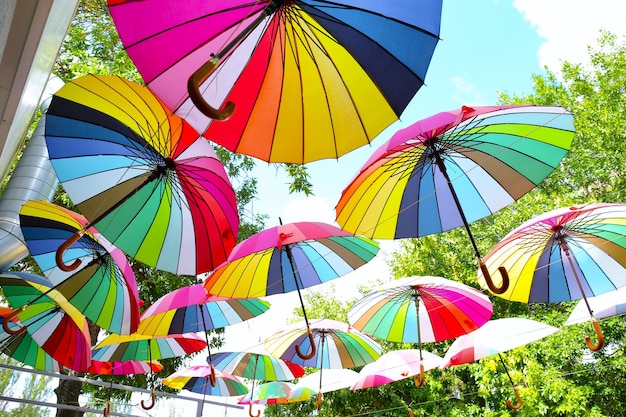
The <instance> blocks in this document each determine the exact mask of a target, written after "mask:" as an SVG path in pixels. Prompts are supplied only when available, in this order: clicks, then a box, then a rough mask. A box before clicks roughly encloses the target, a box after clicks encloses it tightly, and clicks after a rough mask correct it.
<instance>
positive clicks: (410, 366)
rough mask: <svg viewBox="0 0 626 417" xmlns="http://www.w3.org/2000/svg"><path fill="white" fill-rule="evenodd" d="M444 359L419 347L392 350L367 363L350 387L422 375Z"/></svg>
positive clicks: (375, 385) (354, 387) (367, 386)
mask: <svg viewBox="0 0 626 417" xmlns="http://www.w3.org/2000/svg"><path fill="white" fill-rule="evenodd" d="M442 361H443V359H442V358H441V357H439V356H437V355H435V354H434V353H430V352H424V351H420V350H419V349H402V350H390V351H389V352H387V353H385V354H383V355H382V356H381V357H380V358H378V359H376V361H374V362H372V363H368V364H367V365H365V366H364V367H363V368H362V369H361V370H360V371H359V375H358V378H357V379H356V381H354V383H353V384H352V385H351V386H350V389H351V390H353V391H354V390H357V389H364V388H371V387H377V386H379V385H384V384H389V383H391V382H396V381H400V380H402V379H405V378H409V377H412V376H413V377H414V376H417V375H421V374H422V373H423V372H425V371H429V370H431V369H435V368H438V367H439V366H440V365H441V363H442Z"/></svg>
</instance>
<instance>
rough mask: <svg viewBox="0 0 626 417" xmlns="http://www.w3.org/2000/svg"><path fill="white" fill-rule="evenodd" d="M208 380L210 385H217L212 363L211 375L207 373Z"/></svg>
mask: <svg viewBox="0 0 626 417" xmlns="http://www.w3.org/2000/svg"><path fill="white" fill-rule="evenodd" d="M209 382H210V383H211V386H212V387H213V388H215V385H217V378H216V377H215V367H214V366H213V364H211V375H209Z"/></svg>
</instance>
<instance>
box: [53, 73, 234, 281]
mask: <svg viewBox="0 0 626 417" xmlns="http://www.w3.org/2000/svg"><path fill="white" fill-rule="evenodd" d="M45 117H46V130H45V138H46V144H47V147H48V153H49V155H50V162H51V163H52V166H53V168H54V170H55V172H56V174H57V176H58V178H59V180H60V182H61V184H62V185H63V188H64V189H65V191H67V193H68V195H69V196H70V198H71V199H72V202H73V203H74V204H75V206H76V208H77V210H78V211H79V212H80V213H81V214H82V215H84V216H85V217H86V218H87V219H88V220H89V221H90V224H89V225H88V226H93V227H95V228H96V229H97V230H98V231H99V232H100V233H101V234H102V235H103V236H105V237H106V238H107V239H108V240H109V241H110V242H111V243H112V244H114V245H115V246H117V247H119V248H120V249H121V250H123V251H124V252H125V253H126V254H128V255H129V256H131V257H133V258H135V259H137V260H139V261H141V262H143V263H145V264H147V265H149V266H152V267H155V268H157V269H160V270H164V271H169V272H172V273H175V274H179V275H196V274H199V273H203V272H207V271H210V270H212V269H213V268H215V266H217V265H219V264H220V263H222V262H223V261H225V260H226V257H227V254H228V253H229V251H230V250H231V249H232V248H233V247H234V246H235V242H236V237H237V232H238V227H239V219H238V210H237V204H236V200H235V191H234V190H233V188H232V186H231V183H230V181H229V179H228V177H227V175H226V171H225V169H224V166H223V165H222V163H221V162H220V160H219V159H218V158H217V156H216V155H215V152H214V151H213V149H212V147H211V145H210V144H209V143H208V142H207V141H206V140H205V139H203V138H201V137H200V136H199V134H198V133H197V132H196V131H195V130H194V129H193V128H192V127H191V126H190V125H189V124H188V123H187V122H186V121H184V120H183V119H181V118H180V117H178V116H175V115H172V113H171V111H170V110H168V109H167V108H166V107H164V105H163V104H162V102H161V101H160V100H159V99H158V98H157V97H156V96H155V95H154V94H153V93H152V92H151V91H150V90H149V89H148V88H146V87H144V86H141V85H139V84H137V83H134V82H132V81H128V80H125V79H123V78H120V77H115V76H99V75H88V76H84V77H80V78H77V79H75V80H73V81H70V82H68V83H67V84H65V85H64V86H63V87H62V88H61V89H60V90H59V91H57V93H56V94H54V96H53V97H52V100H51V103H50V107H49V109H48V111H47V113H46V115H45ZM81 233H82V232H78V233H76V234H75V235H74V236H73V237H72V238H70V239H69V240H68V241H66V242H65V243H64V244H63V245H62V246H61V247H60V249H59V250H60V252H61V253H62V252H63V251H64V250H65V249H66V248H67V247H68V246H71V244H72V243H73V242H74V241H76V240H78V239H80V236H81ZM61 256H62V255H61Z"/></svg>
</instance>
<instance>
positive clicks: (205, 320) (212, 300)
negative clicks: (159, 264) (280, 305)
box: [137, 284, 270, 336]
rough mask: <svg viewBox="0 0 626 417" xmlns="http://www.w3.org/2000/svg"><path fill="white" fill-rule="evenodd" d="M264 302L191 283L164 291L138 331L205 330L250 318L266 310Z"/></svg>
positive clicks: (154, 332) (144, 313)
mask: <svg viewBox="0 0 626 417" xmlns="http://www.w3.org/2000/svg"><path fill="white" fill-rule="evenodd" d="M269 307H270V304H269V303H268V302H267V301H264V300H259V299H255V298H247V299H233V298H226V297H220V296H216V295H213V294H211V293H209V292H208V291H207V290H206V288H205V287H204V286H203V285H202V284H192V285H188V286H186V287H182V288H178V289H176V290H174V291H171V292H169V293H168V294H165V295H164V296H162V297H161V298H159V299H158V300H156V301H155V302H154V303H153V304H151V305H150V307H148V308H147V309H146V311H144V312H143V314H142V315H141V322H140V323H139V328H138V330H137V333H140V334H145V335H152V336H166V335H169V334H182V333H190V332H206V331H208V330H213V329H219V328H222V327H226V326H230V325H232V324H235V323H240V322H243V321H245V320H249V319H251V318H253V317H256V316H258V315H260V314H263V313H265V312H266V311H267V310H268V309H269Z"/></svg>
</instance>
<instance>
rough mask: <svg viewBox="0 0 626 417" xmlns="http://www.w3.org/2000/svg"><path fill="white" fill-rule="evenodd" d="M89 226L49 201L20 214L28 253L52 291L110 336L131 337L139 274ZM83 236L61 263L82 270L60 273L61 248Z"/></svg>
mask: <svg viewBox="0 0 626 417" xmlns="http://www.w3.org/2000/svg"><path fill="white" fill-rule="evenodd" d="M88 223H89V222H88V221H87V219H85V218H84V217H83V216H81V215H80V214H78V213H74V212H73V211H70V210H67V209H65V208H63V207H60V206H57V205H56V204H52V203H49V202H46V201H34V200H31V201H27V202H26V203H24V204H23V205H22V208H21V210H20V227H21V230H22V234H23V236H24V240H25V243H26V246H27V247H28V251H29V252H30V254H31V255H32V257H33V259H34V260H35V261H36V262H37V265H38V266H39V268H40V269H41V270H42V271H43V273H44V275H45V276H46V277H47V278H48V279H49V280H50V282H52V284H53V285H54V288H55V289H56V290H57V291H59V292H60V293H61V294H63V296H65V298H67V300H68V301H69V302H70V303H71V304H72V305H73V306H74V307H76V308H77V309H78V311H80V312H81V313H82V314H83V315H85V317H87V318H88V319H89V320H91V321H93V322H94V323H95V324H97V325H98V326H100V327H101V328H103V329H105V330H106V331H108V332H111V333H118V334H130V333H133V332H135V331H136V330H137V325H138V323H139V295H138V293H137V282H136V281H135V274H134V273H133V270H132V267H131V266H130V265H129V263H128V261H127V260H126V256H125V255H124V254H123V253H122V251H121V250H119V249H118V248H116V247H114V246H113V245H111V243H109V241H108V240H106V239H105V238H104V237H103V236H102V235H100V233H98V232H97V231H96V230H95V229H93V228H89V227H88ZM83 230H85V231H84V233H82V234H81V237H80V239H78V240H77V241H76V242H75V243H73V244H72V245H71V246H70V247H69V248H68V249H67V250H66V251H65V253H64V255H65V256H64V259H63V260H62V261H61V262H60V264H61V265H65V264H66V263H68V264H71V263H73V262H78V263H81V264H82V266H81V267H79V268H77V269H72V270H71V271H65V270H63V269H62V268H59V267H58V266H57V260H56V254H57V253H58V252H57V249H58V247H59V245H61V244H62V243H63V242H65V241H67V240H68V239H69V238H70V237H71V236H72V235H74V234H75V233H77V232H80V231H83Z"/></svg>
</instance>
